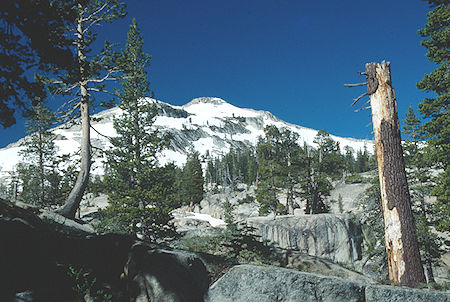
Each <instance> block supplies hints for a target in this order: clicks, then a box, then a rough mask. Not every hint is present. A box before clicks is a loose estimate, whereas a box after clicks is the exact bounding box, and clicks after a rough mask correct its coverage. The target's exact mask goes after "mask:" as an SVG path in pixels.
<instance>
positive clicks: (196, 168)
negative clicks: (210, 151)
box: [180, 150, 204, 207]
mask: <svg viewBox="0 0 450 302" xmlns="http://www.w3.org/2000/svg"><path fill="white" fill-rule="evenodd" d="M203 184H204V178H203V171H202V164H201V162H200V159H199V153H198V152H195V151H192V150H191V151H190V152H189V154H188V156H187V161H186V164H185V165H184V167H183V172H182V175H181V181H180V193H181V200H182V204H184V205H189V206H190V207H193V206H194V205H195V204H199V203H200V201H201V200H202V199H203V194H204V190H203Z"/></svg>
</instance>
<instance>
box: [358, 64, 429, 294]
mask: <svg viewBox="0 0 450 302" xmlns="http://www.w3.org/2000/svg"><path fill="white" fill-rule="evenodd" d="M363 74H364V75H365V76H366V80H367V82H366V84H367V93H366V95H369V96H370V108H371V109H372V124H373V132H374V135H375V145H376V153H377V154H376V155H377V161H378V176H379V179H380V190H381V200H382V208H383V219H384V226H385V229H384V231H385V235H384V237H385V246H386V252H387V256H388V267H389V279H390V280H391V281H392V282H393V283H394V284H399V285H406V286H413V287H414V286H416V285H417V284H418V283H421V282H425V275H424V272H423V267H422V264H421V261H420V254H419V248H418V243H417V235H416V229H415V225H414V220H413V216H412V211H411V203H410V196H409V189H408V183H407V180H406V172H405V164H404V161H403V150H402V146H401V136H400V126H399V121H398V113H397V100H396V98H395V92H394V89H393V88H392V82H391V72H390V64H389V63H386V62H383V63H381V64H377V63H368V64H366V72H364V73H363ZM360 98H361V97H360ZM360 98H358V99H357V100H359V99H360ZM357 100H356V101H357ZM356 101H355V102H354V103H356Z"/></svg>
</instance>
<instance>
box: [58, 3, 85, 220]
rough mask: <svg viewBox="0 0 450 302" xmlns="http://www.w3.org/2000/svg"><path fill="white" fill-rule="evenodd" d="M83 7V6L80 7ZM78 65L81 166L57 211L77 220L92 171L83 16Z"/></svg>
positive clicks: (80, 20) (79, 37) (79, 38)
mask: <svg viewBox="0 0 450 302" xmlns="http://www.w3.org/2000/svg"><path fill="white" fill-rule="evenodd" d="M80 6H81V5H80ZM77 33H78V42H77V43H78V45H77V46H78V64H79V66H80V77H81V78H80V93H81V102H80V113H81V165H80V172H79V173H78V176H77V180H76V182H75V185H74V187H73V189H72V191H70V194H69V197H67V200H66V203H65V204H64V206H62V207H61V208H59V209H58V210H57V213H59V214H61V215H63V216H65V217H67V218H75V213H76V211H77V209H78V207H79V206H80V202H81V198H82V197H83V194H84V191H85V190H86V187H87V185H88V183H89V171H90V169H91V137H90V130H91V129H90V128H91V125H90V114H89V93H88V84H87V80H86V78H87V76H86V72H87V71H86V69H85V68H86V64H87V62H86V55H85V52H84V44H83V41H84V38H83V23H82V15H81V16H80V18H79V21H78V27H77Z"/></svg>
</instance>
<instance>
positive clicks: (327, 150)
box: [302, 130, 344, 214]
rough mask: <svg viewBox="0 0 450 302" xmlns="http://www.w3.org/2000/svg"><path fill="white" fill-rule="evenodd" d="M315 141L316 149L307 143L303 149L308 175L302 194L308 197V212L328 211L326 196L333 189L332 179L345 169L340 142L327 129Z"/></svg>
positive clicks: (304, 179)
mask: <svg viewBox="0 0 450 302" xmlns="http://www.w3.org/2000/svg"><path fill="white" fill-rule="evenodd" d="M314 142H315V143H316V144H317V146H318V147H317V149H316V150H314V149H312V148H310V147H307V146H306V145H305V147H304V151H303V152H304V154H305V157H306V171H305V172H304V174H306V175H304V176H303V181H302V189H303V193H302V195H303V197H304V198H305V199H306V213H308V214H318V213H326V212H328V206H327V205H326V204H325V197H326V196H328V195H329V194H330V191H331V189H332V185H331V182H330V179H332V178H336V177H338V176H340V175H341V173H342V171H343V169H344V161H343V159H342V157H341V156H340V151H339V150H340V149H339V144H338V143H337V142H335V141H334V140H333V139H332V138H331V137H330V135H329V134H328V132H327V131H325V130H320V131H319V132H318V133H317V135H316V137H315V138H314Z"/></svg>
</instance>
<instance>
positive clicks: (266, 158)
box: [255, 126, 281, 215]
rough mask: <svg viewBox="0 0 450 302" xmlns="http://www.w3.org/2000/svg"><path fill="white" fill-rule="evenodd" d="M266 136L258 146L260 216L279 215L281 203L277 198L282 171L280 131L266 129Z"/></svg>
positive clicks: (257, 191)
mask: <svg viewBox="0 0 450 302" xmlns="http://www.w3.org/2000/svg"><path fill="white" fill-rule="evenodd" d="M264 134H265V136H264V137H262V138H260V139H259V141H258V145H257V154H258V186H257V188H256V192H255V193H256V200H257V201H258V202H259V204H260V207H259V214H260V215H265V214H268V213H270V212H273V213H274V214H275V215H276V214H277V213H279V210H280V206H281V204H280V202H279V200H278V197H277V193H278V191H279V188H280V187H281V185H280V183H279V172H280V171H281V168H280V162H279V156H280V147H281V143H280V137H281V134H280V130H279V129H278V128H277V127H275V126H267V127H266V128H265V129H264Z"/></svg>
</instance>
